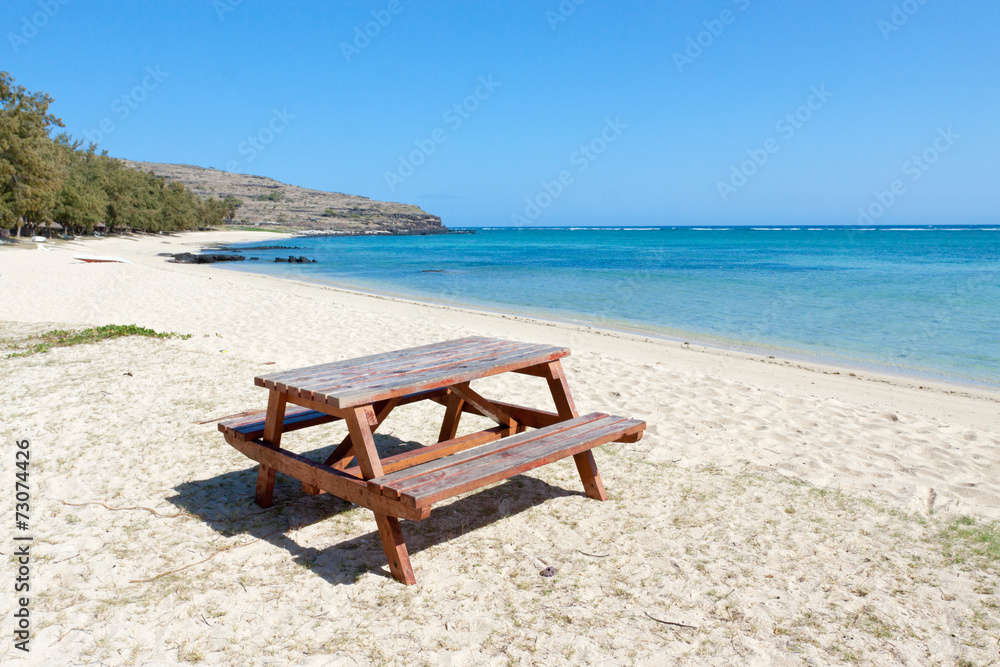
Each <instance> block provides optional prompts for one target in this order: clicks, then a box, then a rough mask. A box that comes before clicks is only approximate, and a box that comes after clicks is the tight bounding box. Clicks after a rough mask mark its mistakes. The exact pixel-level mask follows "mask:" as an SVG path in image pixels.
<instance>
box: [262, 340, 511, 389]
mask: <svg viewBox="0 0 1000 667" xmlns="http://www.w3.org/2000/svg"><path fill="white" fill-rule="evenodd" d="M512 345H523V344H514V343H511V342H508V341H486V342H476V343H468V344H464V345H462V346H456V347H453V348H449V349H442V350H439V351H437V352H435V353H433V354H420V355H418V356H416V357H410V356H401V357H399V358H397V359H391V360H384V361H380V362H378V363H366V364H363V365H359V366H354V365H346V366H345V365H343V364H337V367H336V368H332V369H328V370H326V371H321V372H318V373H310V374H309V375H305V376H294V377H290V378H286V379H285V380H283V381H282V382H279V383H277V384H276V385H275V388H277V389H278V390H279V391H285V392H288V393H291V394H293V395H295V394H296V392H298V394H297V395H299V396H301V397H303V398H309V399H315V397H314V395H313V393H312V391H311V390H310V387H329V386H336V385H342V386H351V385H355V384H359V383H360V382H361V381H362V379H363V380H364V381H365V382H367V383H374V382H375V381H376V380H379V379H383V378H391V377H398V376H399V375H401V374H403V373H413V372H420V371H424V370H428V369H432V368H438V367H441V366H445V365H448V364H454V363H461V362H462V361H464V360H469V359H476V358H481V357H484V356H487V355H489V354H499V353H502V352H504V351H507V350H510V349H513V348H512Z"/></svg>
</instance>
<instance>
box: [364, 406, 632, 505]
mask: <svg viewBox="0 0 1000 667" xmlns="http://www.w3.org/2000/svg"><path fill="white" fill-rule="evenodd" d="M645 428H646V423H645V422H643V421H639V420H636V419H626V418H624V417H615V416H611V415H607V414H603V413H599V412H594V413H591V414H588V415H583V416H581V417H576V418H573V419H569V420H566V421H563V422H559V423H558V424H553V425H552V426H547V427H545V428H541V429H538V430H537V431H529V432H524V433H519V434H517V435H513V436H510V437H507V438H502V439H500V440H497V441H495V442H492V443H489V444H485V445H481V446H479V447H476V448H474V449H470V450H467V451H464V452H460V453H458V454H452V455H450V456H445V457H443V458H440V459H437V460H435V461H430V462H427V463H421V464H418V465H415V466H413V467H410V468H406V469H404V470H400V471H397V472H393V473H389V474H387V475H383V476H381V477H376V478H374V479H371V480H369V481H368V488H369V489H371V490H372V491H373V492H377V493H381V494H382V495H383V496H385V497H387V498H389V499H391V500H397V501H400V502H402V503H403V504H405V505H408V506H410V507H413V508H416V509H421V508H428V507H430V506H431V505H433V504H434V503H436V502H439V501H442V500H446V499H448V498H451V497H454V496H457V495H459V494H462V493H466V492H468V491H474V490H476V489H479V488H482V487H484V486H487V485H489V484H493V483H495V482H499V481H501V480H504V479H507V478H508V477H513V476H514V475H518V474H520V473H522V472H526V471H528V470H531V469H533V468H537V467H539V466H543V465H546V464H548V463H552V462H554V461H558V460H560V459H563V458H566V457H569V456H574V455H577V454H582V453H584V452H587V451H589V450H591V449H593V448H594V447H598V446H600V445H603V444H606V443H609V442H614V441H620V442H635V441H636V440H638V439H639V438H641V437H642V432H643V431H644V430H645Z"/></svg>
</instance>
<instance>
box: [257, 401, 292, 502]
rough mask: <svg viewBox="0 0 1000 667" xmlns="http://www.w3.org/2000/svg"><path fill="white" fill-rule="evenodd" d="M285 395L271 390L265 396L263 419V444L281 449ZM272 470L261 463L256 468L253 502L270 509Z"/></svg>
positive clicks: (272, 484)
mask: <svg viewBox="0 0 1000 667" xmlns="http://www.w3.org/2000/svg"><path fill="white" fill-rule="evenodd" d="M285 403H286V400H285V395H284V394H282V393H281V392H278V391H275V390H273V389H272V390H271V392H270V393H269V394H268V396H267V415H266V416H265V418H264V436H263V437H264V442H268V443H270V444H272V445H274V446H275V447H281V429H282V428H283V427H284V425H285ZM274 475H275V470H274V468H270V467H268V466H266V465H264V464H263V463H261V464H260V466H259V467H258V468H257V490H256V493H255V494H254V502H255V503H257V504H258V505H260V506H261V507H270V506H271V501H272V497H273V495H274Z"/></svg>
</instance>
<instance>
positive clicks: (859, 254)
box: [220, 227, 1000, 386]
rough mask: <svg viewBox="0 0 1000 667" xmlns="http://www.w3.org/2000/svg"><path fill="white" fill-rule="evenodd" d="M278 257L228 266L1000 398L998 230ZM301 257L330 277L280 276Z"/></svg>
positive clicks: (488, 235)
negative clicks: (971, 388) (804, 359)
mask: <svg viewBox="0 0 1000 667" xmlns="http://www.w3.org/2000/svg"><path fill="white" fill-rule="evenodd" d="M247 245H253V244H247ZM268 245H272V244H268ZM281 245H285V246H295V247H296V248H297V249H294V250H254V251H252V252H248V253H247V255H252V256H256V257H259V258H260V261H257V262H241V263H240V265H239V266H238V267H237V266H235V265H220V266H223V268H227V269H238V270H250V271H255V272H261V273H268V274H273V275H281V276H288V277H295V278H298V279H303V280H310V281H318V282H328V283H332V284H336V285H341V286H345V287H350V288H355V289H360V290H367V291H375V292H382V293H389V294H397V295H403V296H411V297H416V298H419V299H424V300H432V301H440V302H445V303H459V304H467V305H472V306H479V307H484V308H489V309H493V310H501V311H507V312H514V313H521V314H526V315H535V316H542V317H546V316H548V317H555V318H559V319H567V320H572V321H578V322H589V323H594V324H597V325H600V326H611V327H623V328H629V329H636V330H641V331H647V332H651V333H659V334H664V335H669V336H672V337H686V338H687V339H694V340H700V341H703V342H709V343H723V344H728V345H731V346H736V347H741V346H743V347H749V348H751V349H756V350H761V351H764V350H769V349H774V350H780V351H782V352H786V353H788V352H791V353H796V352H797V353H799V354H801V355H803V356H808V357H811V358H816V359H820V360H827V361H835V362H847V363H853V364H860V365H865V366H874V367H879V368H883V369H886V370H892V371H896V372H903V373H910V374H917V375H928V376H933V377H939V378H944V379H951V380H958V381H964V382H975V383H985V384H989V385H993V386H1000V228H998V227H991V228H982V227H979V228H975V227H943V228H909V229H898V228H897V229H887V228H882V229H866V230H863V229H859V228H856V227H847V228H808V227H802V228H784V229H779V228H770V229H765V228H715V229H709V228H654V229H649V228H644V229H627V228H617V229H611V228H608V229H572V230H570V229H483V230H476V233H475V234H469V235H444V236H394V237H378V236H368V237H345V238H337V237H313V238H296V239H291V240H288V241H283V242H281ZM289 254H294V255H296V256H298V255H304V256H307V257H309V258H311V259H316V260H318V263H317V264H308V265H304V264H286V263H280V264H275V263H273V259H274V258H275V257H287V256H288V255H289Z"/></svg>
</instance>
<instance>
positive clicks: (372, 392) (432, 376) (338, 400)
mask: <svg viewBox="0 0 1000 667" xmlns="http://www.w3.org/2000/svg"><path fill="white" fill-rule="evenodd" d="M561 354H562V353H561V352H549V353H544V354H539V353H531V354H526V355H517V356H512V357H504V358H501V359H487V360H483V361H481V362H480V363H477V364H475V365H464V366H463V365H456V366H448V367H446V368H441V369H435V370H434V371H430V372H427V373H415V374H411V375H407V376H400V377H398V378H396V379H395V380H394V381H393V382H388V383H385V384H383V385H379V386H374V387H360V388H351V389H348V390H341V389H339V388H333V389H332V390H324V392H323V393H322V396H324V397H325V398H326V400H327V401H328V404H330V405H333V406H335V407H341V408H343V407H349V406H354V405H364V404H366V403H369V402H373V401H378V400H383V399H386V398H391V397H393V396H399V395H404V394H408V393H411V392H414V391H423V390H428V389H437V388H439V387H447V386H451V385H455V384H458V383H460V382H469V381H471V380H475V379H478V378H484V377H489V376H491V375H497V374H499V373H506V372H508V371H512V370H515V369H516V368H520V367H521V366H523V365H525V364H533V363H537V362H538V360H539V358H540V357H541V358H542V359H552V358H556V357H558V356H561ZM331 391H338V392H341V393H336V394H331V393H330V392H331ZM320 395H321V394H320V393H319V392H317V393H316V396H317V398H318V397H319V396H320Z"/></svg>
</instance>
